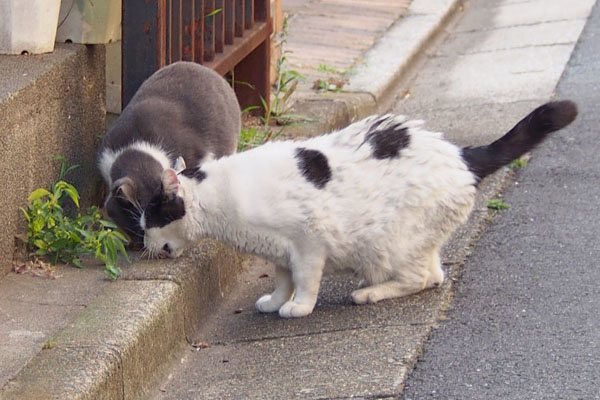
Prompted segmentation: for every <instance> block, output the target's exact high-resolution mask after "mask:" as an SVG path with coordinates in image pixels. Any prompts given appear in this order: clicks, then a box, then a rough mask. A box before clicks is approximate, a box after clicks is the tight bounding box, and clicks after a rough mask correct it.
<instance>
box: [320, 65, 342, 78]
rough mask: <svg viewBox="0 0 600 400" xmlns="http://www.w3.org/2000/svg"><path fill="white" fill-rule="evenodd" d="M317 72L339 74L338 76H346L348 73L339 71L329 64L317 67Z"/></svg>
mask: <svg viewBox="0 0 600 400" xmlns="http://www.w3.org/2000/svg"><path fill="white" fill-rule="evenodd" d="M317 71H319V72H324V73H326V74H338V75H344V74H345V73H346V71H342V70H339V69H337V68H336V67H334V66H332V65H327V64H319V66H318V67H317Z"/></svg>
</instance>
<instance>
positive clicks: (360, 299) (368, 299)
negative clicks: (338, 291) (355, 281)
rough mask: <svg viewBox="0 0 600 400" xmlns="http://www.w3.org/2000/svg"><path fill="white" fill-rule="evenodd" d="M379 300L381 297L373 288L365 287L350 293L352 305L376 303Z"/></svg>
mask: <svg viewBox="0 0 600 400" xmlns="http://www.w3.org/2000/svg"><path fill="white" fill-rule="evenodd" d="M379 300H383V297H382V296H381V295H380V294H379V293H378V290H377V289H375V288H373V287H366V288H363V289H358V290H355V291H354V292H352V301H354V304H367V303H377V302H378V301H379Z"/></svg>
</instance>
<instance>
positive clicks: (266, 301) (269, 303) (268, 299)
mask: <svg viewBox="0 0 600 400" xmlns="http://www.w3.org/2000/svg"><path fill="white" fill-rule="evenodd" d="M255 305H256V309H257V310H258V311H260V312H263V313H270V312H275V311H277V310H279V307H281V303H279V302H275V301H273V299H272V296H271V295H270V294H265V295H264V296H262V297H261V298H260V299H258V300H257V301H256V304H255Z"/></svg>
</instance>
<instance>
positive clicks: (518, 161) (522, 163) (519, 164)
mask: <svg viewBox="0 0 600 400" xmlns="http://www.w3.org/2000/svg"><path fill="white" fill-rule="evenodd" d="M526 165H527V160H526V159H525V158H517V159H516V160H515V161H513V162H511V163H510V164H509V165H508V166H509V168H511V169H517V168H522V167H524V166H526Z"/></svg>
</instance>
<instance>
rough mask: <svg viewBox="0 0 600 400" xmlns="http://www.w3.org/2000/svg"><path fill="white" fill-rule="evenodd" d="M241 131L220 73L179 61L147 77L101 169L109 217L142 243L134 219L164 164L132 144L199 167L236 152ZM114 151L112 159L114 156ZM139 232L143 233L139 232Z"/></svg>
mask: <svg viewBox="0 0 600 400" xmlns="http://www.w3.org/2000/svg"><path fill="white" fill-rule="evenodd" d="M240 129H241V113H240V106H239V104H238V101H237V98H236V96H235V93H234V92H233V90H232V88H231V87H230V85H229V84H228V83H227V82H226V81H225V79H223V78H222V77H221V76H219V75H218V74H217V73H216V72H214V71H212V70H210V69H208V68H206V67H203V66H201V65H199V64H195V63H191V62H177V63H174V64H171V65H169V66H167V67H164V68H162V69H160V70H159V71H157V72H156V73H154V74H153V75H152V76H151V77H150V78H148V79H147V80H146V81H145V82H144V83H143V84H142V86H141V87H140V88H139V90H138V91H137V93H136V94H135V96H133V98H132V99H131V101H130V103H129V104H128V105H127V107H125V109H124V110H123V112H122V113H121V115H120V117H119V118H118V119H117V121H116V122H115V124H114V126H113V127H112V128H111V129H110V131H109V132H108V133H107V135H106V137H105V138H104V141H103V143H102V146H101V148H100V152H99V157H98V160H99V168H100V169H101V172H102V175H103V176H104V179H105V181H106V183H107V184H108V185H109V193H108V197H107V199H106V202H105V207H106V210H107V212H108V214H109V216H110V217H111V218H112V219H113V220H114V221H115V222H116V223H117V225H119V226H120V227H121V228H122V229H123V230H125V231H126V232H127V233H128V234H129V235H130V236H131V238H132V239H134V240H136V242H138V243H141V240H142V239H143V232H142V231H141V228H139V226H136V225H138V223H137V219H136V218H132V216H134V215H137V216H139V214H140V212H141V210H143V209H144V207H145V206H146V205H147V203H148V201H149V200H150V197H151V196H152V194H153V193H154V192H155V191H157V190H159V189H160V177H161V173H162V171H163V169H164V163H162V164H161V162H160V160H157V159H155V157H152V156H151V155H150V154H148V153H146V152H143V151H139V149H135V148H131V146H132V145H133V144H134V143H139V142H145V143H148V144H150V145H152V146H153V147H156V148H157V149H159V151H162V152H163V153H164V155H165V156H166V159H168V160H169V164H170V165H169V167H173V166H174V165H175V161H176V159H177V157H179V156H181V157H183V159H184V161H185V163H186V164H187V165H190V166H195V165H197V164H198V163H200V162H201V161H202V160H203V159H205V158H213V157H214V158H219V157H221V156H224V155H228V154H232V153H234V152H235V150H236V147H237V141H238V137H239V133H240ZM111 154H116V155H117V156H116V158H114V160H113V159H112V158H111V157H110V155H111ZM140 235H141V236H140Z"/></svg>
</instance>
